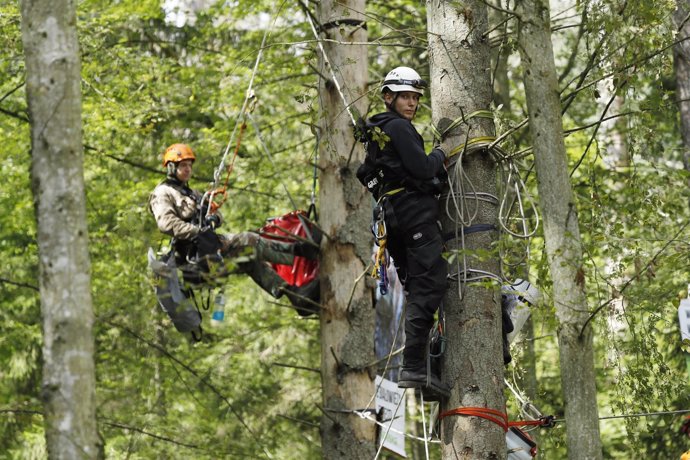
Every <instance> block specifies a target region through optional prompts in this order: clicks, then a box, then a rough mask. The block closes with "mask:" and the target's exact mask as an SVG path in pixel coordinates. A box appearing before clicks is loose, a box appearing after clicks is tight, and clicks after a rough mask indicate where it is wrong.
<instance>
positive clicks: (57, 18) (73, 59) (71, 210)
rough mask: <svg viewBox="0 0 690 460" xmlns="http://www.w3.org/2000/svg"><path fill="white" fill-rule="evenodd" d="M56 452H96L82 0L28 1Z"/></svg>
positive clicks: (46, 375)
mask: <svg viewBox="0 0 690 460" xmlns="http://www.w3.org/2000/svg"><path fill="white" fill-rule="evenodd" d="M21 13H22V41H23V44H24V53H25V55H26V75H27V79H26V93H27V99H28V106H29V116H30V119H31V154H32V158H33V161H32V170H31V174H32V189H33V194H34V204H35V210H36V220H37V222H38V236H37V239H38V251H39V276H40V294H41V312H42V316H43V390H42V397H43V402H44V408H45V409H44V411H45V414H44V419H45V431H46V444H47V447H48V453H49V456H50V458H56V459H57V458H61V459H62V458H70V459H81V458H98V457H99V456H100V455H102V454H101V452H100V447H101V446H100V443H99V438H98V434H97V429H96V406H95V371H94V357H93V355H94V340H93V330H92V329H93V310H92V304H91V292H90V289H91V278H90V263H89V252H88V235H87V230H86V207H85V196H84V177H83V152H82V140H81V92H80V81H81V79H80V60H79V44H78V40H77V29H76V2H74V1H69V0H55V1H46V0H33V1H32V0H23V1H22V2H21Z"/></svg>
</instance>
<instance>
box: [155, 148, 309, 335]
mask: <svg viewBox="0 0 690 460" xmlns="http://www.w3.org/2000/svg"><path fill="white" fill-rule="evenodd" d="M195 160H196V155H195V153H194V151H193V150H192V148H191V147H190V146H189V145H186V144H173V145H171V146H170V147H168V148H167V149H166V151H165V153H164V155H163V167H164V168H165V169H166V172H167V177H166V179H165V180H164V181H163V182H161V183H160V184H158V185H157V186H156V188H155V189H154V190H153V192H152V193H151V195H150V197H149V209H150V211H151V213H152V214H153V216H154V218H155V220H156V224H157V225H158V229H159V230H160V231H161V232H162V233H164V234H166V235H169V236H171V237H172V243H171V246H172V251H171V253H170V254H168V255H167V257H165V258H164V260H163V261H159V262H163V263H166V264H169V265H172V266H173V267H177V268H179V269H180V270H181V271H182V273H183V276H184V281H186V282H187V284H188V285H192V286H194V285H203V284H211V283H214V282H216V281H217V280H219V279H221V278H223V277H225V276H227V275H229V274H232V273H244V274H247V275H249V276H250V277H251V278H252V279H253V280H254V281H255V282H256V284H258V285H259V286H260V287H261V288H262V289H264V290H265V291H266V292H268V293H270V294H271V295H272V296H274V297H275V298H279V297H281V296H282V295H283V294H285V295H286V296H287V297H288V298H289V299H290V302H291V303H292V304H293V306H294V307H295V308H296V310H297V311H298V313H299V314H300V315H304V316H306V315H309V314H312V313H314V312H316V311H317V309H318V301H319V281H318V278H314V279H313V280H311V281H310V282H308V283H306V284H303V285H301V286H297V285H294V284H289V283H288V282H286V281H285V279H284V278H282V277H281V276H280V275H279V274H278V273H276V271H275V269H274V266H272V265H271V264H281V265H292V264H293V262H294V261H295V257H303V258H305V259H309V260H314V259H316V258H317V257H318V251H319V249H318V241H309V240H298V239H290V238H289V237H286V236H285V235H283V237H279V236H275V235H273V236H270V237H264V236H262V235H261V234H260V233H259V232H254V231H246V232H240V233H235V234H230V233H228V234H217V233H216V229H217V228H218V227H220V226H221V224H222V217H221V215H220V213H218V212H217V210H216V209H215V208H216V207H215V206H214V205H213V203H211V202H210V201H209V200H210V199H209V198H208V195H206V198H204V197H205V196H204V195H202V194H201V193H199V192H198V191H196V190H192V189H191V188H190V187H189V185H188V182H189V180H190V179H191V176H192V170H193V165H194V161H195ZM317 240H318V238H317ZM156 266H157V267H158V268H159V273H161V265H160V263H159V264H157V265H156ZM171 271H173V272H176V270H170V269H168V270H165V268H163V270H162V273H164V274H166V275H169V274H170V272H171ZM164 279H166V277H164ZM163 300H164V299H161V297H160V296H159V301H161V305H162V306H163V307H164V308H165V309H166V311H168V313H169V314H170V308H166V305H165V304H164V301H163ZM173 307H174V306H173ZM172 309H173V310H174V308H172ZM171 317H172V314H171ZM174 320H175V318H174V317H173V321H174ZM176 326H178V324H176ZM178 329H180V327H178ZM183 332H187V331H183Z"/></svg>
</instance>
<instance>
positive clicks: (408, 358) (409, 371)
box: [398, 344, 450, 401]
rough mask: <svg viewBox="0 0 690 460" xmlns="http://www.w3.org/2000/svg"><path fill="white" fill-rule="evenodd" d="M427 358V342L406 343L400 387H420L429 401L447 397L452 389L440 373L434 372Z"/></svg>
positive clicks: (399, 381)
mask: <svg viewBox="0 0 690 460" xmlns="http://www.w3.org/2000/svg"><path fill="white" fill-rule="evenodd" d="M427 358H428V357H427V356H426V344H412V345H405V349H404V350H403V365H402V368H401V369H400V375H399V377H398V387H399V388H416V389H419V390H421V391H422V392H423V395H424V398H425V399H426V400H428V401H439V400H440V399H441V398H447V397H448V396H449V395H450V390H449V388H448V387H447V386H446V385H444V384H443V383H442V382H441V379H440V378H439V376H438V374H437V373H436V372H432V369H431V366H427Z"/></svg>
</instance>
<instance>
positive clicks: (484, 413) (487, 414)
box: [438, 407, 555, 431]
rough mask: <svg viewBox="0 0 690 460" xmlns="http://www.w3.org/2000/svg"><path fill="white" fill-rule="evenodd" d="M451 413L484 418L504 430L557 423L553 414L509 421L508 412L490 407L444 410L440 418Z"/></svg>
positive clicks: (548, 426) (545, 426)
mask: <svg viewBox="0 0 690 460" xmlns="http://www.w3.org/2000/svg"><path fill="white" fill-rule="evenodd" d="M451 415H461V416H465V417H479V418H483V419H485V420H488V421H490V422H493V423H495V424H496V425H498V426H500V427H501V428H503V431H508V429H509V428H510V427H511V426H542V427H544V428H552V427H553V426H554V425H555V418H554V416H553V415H549V416H546V417H539V419H537V420H514V421H512V422H510V421H508V415H507V414H506V413H504V412H501V411H499V410H496V409H490V408H488V407H458V408H456V409H451V410H448V411H445V412H442V413H441V414H440V415H439V416H438V419H439V420H443V419H444V418H445V417H448V416H451Z"/></svg>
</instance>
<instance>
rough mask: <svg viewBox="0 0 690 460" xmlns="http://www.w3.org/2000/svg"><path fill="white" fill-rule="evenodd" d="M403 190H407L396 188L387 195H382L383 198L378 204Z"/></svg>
mask: <svg viewBox="0 0 690 460" xmlns="http://www.w3.org/2000/svg"><path fill="white" fill-rule="evenodd" d="M403 190H405V187H400V188H394V189H393V190H388V191H387V192H386V193H384V194H383V195H381V197H380V198H379V199H378V201H377V203H381V201H382V200H383V199H384V198H386V197H389V196H393V195H395V194H396V193H400V192H402V191H403Z"/></svg>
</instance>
